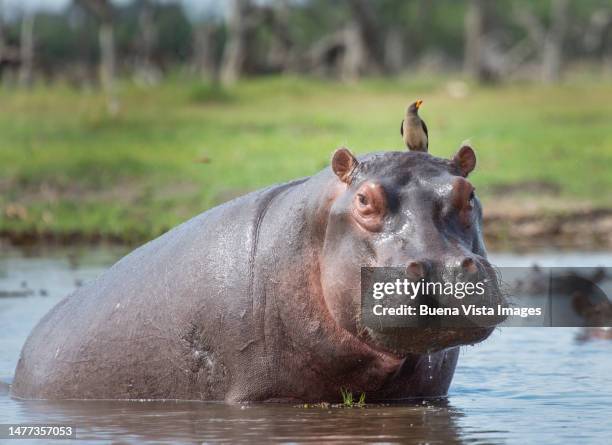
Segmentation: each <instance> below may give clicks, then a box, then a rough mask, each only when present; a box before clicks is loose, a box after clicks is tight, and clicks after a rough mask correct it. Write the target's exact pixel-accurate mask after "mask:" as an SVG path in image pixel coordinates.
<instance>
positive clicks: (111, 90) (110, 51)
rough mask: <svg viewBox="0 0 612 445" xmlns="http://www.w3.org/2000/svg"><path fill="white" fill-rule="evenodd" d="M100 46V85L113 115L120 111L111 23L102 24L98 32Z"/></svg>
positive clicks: (109, 110)
mask: <svg viewBox="0 0 612 445" xmlns="http://www.w3.org/2000/svg"><path fill="white" fill-rule="evenodd" d="M98 39H99V44H100V83H101V84H102V89H103V90H104V94H105V95H106V106H107V109H108V112H109V113H110V114H112V115H114V114H116V113H117V112H118V111H119V102H118V101H117V97H116V92H115V37H114V31H113V24H112V22H111V21H104V22H102V23H101V24H100V29H99V31H98Z"/></svg>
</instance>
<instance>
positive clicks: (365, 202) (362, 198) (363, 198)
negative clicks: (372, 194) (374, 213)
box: [357, 193, 368, 206]
mask: <svg viewBox="0 0 612 445" xmlns="http://www.w3.org/2000/svg"><path fill="white" fill-rule="evenodd" d="M357 198H359V204H361V205H363V206H367V205H368V198H367V197H366V196H365V195H364V194H363V193H357Z"/></svg>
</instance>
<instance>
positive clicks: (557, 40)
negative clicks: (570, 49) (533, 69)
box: [542, 0, 569, 83]
mask: <svg viewBox="0 0 612 445" xmlns="http://www.w3.org/2000/svg"><path fill="white" fill-rule="evenodd" d="M568 9H569V1H568V0H551V4H550V18H551V23H550V28H549V30H548V32H547V33H546V37H545V38H544V43H543V47H542V81H543V82H545V83H552V82H557V81H558V80H559V79H560V78H561V67H562V63H563V41H564V40H565V34H566V30H567V22H568Z"/></svg>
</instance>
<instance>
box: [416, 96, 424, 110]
mask: <svg viewBox="0 0 612 445" xmlns="http://www.w3.org/2000/svg"><path fill="white" fill-rule="evenodd" d="M422 103H423V101H422V100H421V99H419V100H417V101H416V102H415V104H414V106H415V107H416V109H417V110H418V109H419V108H421V104H422Z"/></svg>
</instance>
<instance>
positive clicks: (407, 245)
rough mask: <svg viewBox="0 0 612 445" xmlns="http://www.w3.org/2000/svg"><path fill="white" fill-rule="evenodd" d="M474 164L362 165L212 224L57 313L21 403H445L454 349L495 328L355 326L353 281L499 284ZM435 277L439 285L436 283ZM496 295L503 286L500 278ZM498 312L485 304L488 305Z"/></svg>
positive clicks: (408, 158) (351, 164) (125, 263)
mask: <svg viewBox="0 0 612 445" xmlns="http://www.w3.org/2000/svg"><path fill="white" fill-rule="evenodd" d="M475 162H476V158H475V156H474V152H473V150H472V149H471V148H469V147H462V148H461V149H460V150H459V151H458V153H457V154H456V155H455V156H454V158H452V159H450V160H447V159H441V158H437V157H434V156H431V155H430V154H427V153H421V152H408V151H406V152H382V153H374V154H370V155H366V156H364V157H361V158H359V159H357V158H355V157H354V156H353V155H352V154H351V153H350V151H348V150H347V149H339V150H337V151H336V152H335V153H334V156H333V159H332V162H331V166H330V167H331V168H330V167H328V168H326V169H324V170H323V171H321V172H320V173H318V174H316V175H314V176H312V177H309V178H304V179H300V180H296V181H293V182H289V183H286V184H282V185H274V186H271V187H269V188H266V189H263V190H260V191H256V192H254V193H251V194H248V195H246V196H243V197H240V198H237V199H234V200H232V201H230V202H227V203H225V204H223V205H220V206H218V207H215V208H213V209H211V210H208V211H206V212H204V213H202V214H200V215H198V216H196V217H194V218H193V219H191V220H189V221H187V222H185V223H183V224H182V225H180V226H178V227H176V228H174V229H173V230H171V231H169V232H168V233H166V234H164V235H162V236H160V237H159V238H157V239H155V240H153V241H151V242H149V243H147V244H145V245H144V246H142V247H140V248H138V249H136V250H135V251H133V252H132V253H130V254H129V255H127V256H126V257H124V258H123V259H121V260H120V261H119V262H117V263H116V264H115V265H114V266H112V267H111V268H110V269H109V270H108V271H106V272H105V273H104V274H102V275H101V276H100V277H99V278H98V279H96V280H95V281H93V282H91V283H89V284H88V285H86V286H84V287H82V288H80V289H78V290H77V291H76V292H75V293H73V294H72V295H70V296H68V297H67V298H65V299H64V300H62V301H61V302H60V303H59V304H58V305H57V306H56V307H55V308H53V309H52V310H51V311H50V312H49V313H48V314H47V315H46V316H45V317H44V318H43V319H42V320H41V321H40V322H39V324H38V325H37V326H36V328H35V329H34V330H33V332H32V333H31V334H30V337H29V338H28V340H27V342H26V344H25V346H24V347H23V350H22V353H21V357H20V359H19V362H18V365H17V370H16V374H15V379H14V384H13V386H12V395H13V396H15V397H20V398H26V399H191V400H225V401H227V402H239V401H298V400H299V401H322V400H326V401H336V400H338V398H339V395H340V388H342V387H343V388H347V389H349V390H350V391H355V392H365V393H366V400H368V401H376V400H396V399H402V398H407V397H423V396H426V397H428V396H441V395H445V394H446V392H447V390H448V387H449V385H450V382H451V379H452V376H453V373H454V370H455V365H456V363H457V357H458V354H459V350H458V346H460V345H465V344H474V343H477V342H479V341H482V340H484V339H485V338H486V337H487V336H488V335H489V334H490V332H491V331H492V329H493V328H492V327H488V328H473V329H464V330H432V329H422V330H421V329H418V330H417V329H403V330H399V331H393V332H378V331H375V330H373V329H370V328H366V327H364V326H362V325H361V324H360V316H359V309H360V268H361V267H362V266H401V267H408V268H409V270H410V271H411V272H412V273H414V274H416V275H418V276H420V277H423V278H431V277H432V276H438V275H440V274H442V272H443V271H448V270H461V269H467V270H471V269H474V268H478V269H481V270H483V271H484V272H485V273H489V272H490V271H491V267H490V265H489V264H488V262H487V261H486V252H485V248H484V245H483V240H482V232H481V230H482V229H481V226H482V224H481V222H482V211H481V207H480V203H479V201H478V199H477V198H476V196H475V195H474V188H473V187H472V185H471V184H470V183H469V180H468V179H467V176H468V174H469V173H470V172H471V171H472V170H473V168H474V166H475ZM436 274H437V275H436ZM491 279H492V282H495V277H494V274H493V273H492V272H491ZM489 298H490V297H489Z"/></svg>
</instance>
